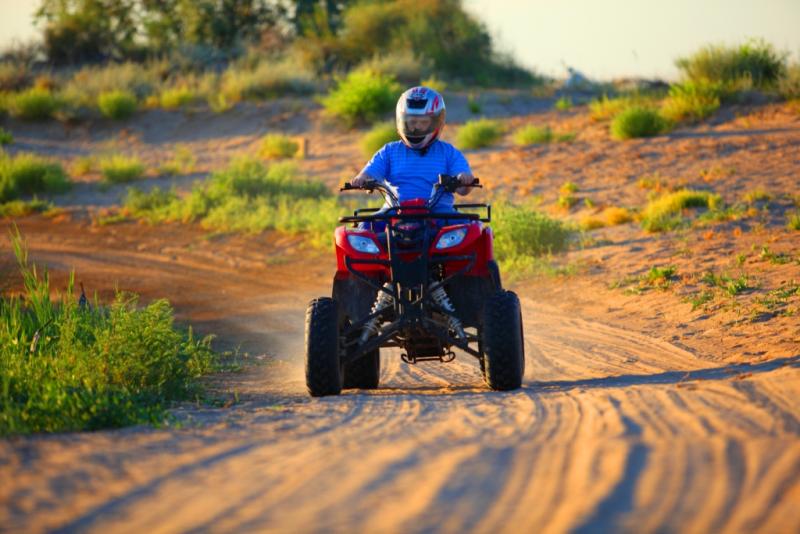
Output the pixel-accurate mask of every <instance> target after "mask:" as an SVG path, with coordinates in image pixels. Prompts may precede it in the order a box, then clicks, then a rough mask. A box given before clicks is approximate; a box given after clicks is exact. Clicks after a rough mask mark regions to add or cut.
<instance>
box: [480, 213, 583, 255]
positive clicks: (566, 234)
mask: <svg viewBox="0 0 800 534" xmlns="http://www.w3.org/2000/svg"><path fill="white" fill-rule="evenodd" d="M494 211H495V212H496V214H497V216H496V218H495V217H493V221H494V222H493V223H492V225H493V226H494V230H495V235H496V237H495V242H494V247H495V253H496V254H497V257H498V259H500V260H501V261H507V260H511V259H513V258H516V257H524V256H542V255H544V254H550V253H556V252H561V251H563V250H565V249H566V248H567V245H568V244H569V239H570V237H571V236H572V234H573V230H572V229H570V228H569V227H567V226H566V225H564V223H562V222H561V221H559V220H558V219H553V218H550V217H548V216H547V215H545V214H543V213H540V212H537V211H534V210H531V209H530V208H527V207H525V206H517V205H514V204H508V203H503V202H501V203H497V204H496V205H495V209H494Z"/></svg>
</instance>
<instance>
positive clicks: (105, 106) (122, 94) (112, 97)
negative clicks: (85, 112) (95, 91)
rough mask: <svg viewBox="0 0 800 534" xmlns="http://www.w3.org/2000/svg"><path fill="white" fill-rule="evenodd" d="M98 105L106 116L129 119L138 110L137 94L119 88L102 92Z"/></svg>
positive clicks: (115, 118) (98, 98)
mask: <svg viewBox="0 0 800 534" xmlns="http://www.w3.org/2000/svg"><path fill="white" fill-rule="evenodd" d="M97 107H98V108H100V113H102V114H103V116H104V117H106V118H109V119H114V120H123V119H127V118H129V117H130V116H131V115H133V114H134V113H135V112H136V96H135V95H134V94H133V93H129V92H127V91H119V90H117V91H109V92H106V93H100V96H98V97H97Z"/></svg>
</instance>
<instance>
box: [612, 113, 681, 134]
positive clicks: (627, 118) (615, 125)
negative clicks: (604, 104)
mask: <svg viewBox="0 0 800 534" xmlns="http://www.w3.org/2000/svg"><path fill="white" fill-rule="evenodd" d="M668 129H669V125H668V123H667V121H666V120H665V119H664V118H662V117H661V115H659V114H658V113H657V112H656V111H653V110H651V109H647V108H641V107H632V108H628V109H626V110H624V111H622V112H621V113H619V114H618V115H617V116H616V117H614V120H613V121H611V137H613V138H614V139H619V140H624V139H634V138H638V137H652V136H654V135H658V134H660V133H663V132H665V131H667V130H668Z"/></svg>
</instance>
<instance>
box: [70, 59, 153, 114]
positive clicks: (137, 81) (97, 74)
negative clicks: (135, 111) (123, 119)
mask: <svg viewBox="0 0 800 534" xmlns="http://www.w3.org/2000/svg"><path fill="white" fill-rule="evenodd" d="M167 68H168V66H167V65H165V64H164V63H161V62H149V63H144V64H143V63H133V62H124V63H105V64H103V65H97V66H86V67H82V68H81V69H80V70H78V71H77V72H76V73H75V74H74V75H73V76H72V77H71V78H70V79H68V80H67V81H66V82H65V83H64V86H63V90H62V95H63V97H64V98H65V99H66V100H68V101H70V102H73V103H74V105H75V106H77V107H84V108H91V107H93V106H95V105H97V102H98V99H99V97H100V95H102V94H104V93H112V92H115V91H120V92H123V93H130V94H133V95H134V96H135V97H136V100H137V101H144V100H145V99H146V98H147V97H149V96H151V95H153V94H155V93H157V91H158V88H159V87H160V85H161V80H162V77H163V76H164V75H165V74H166V70H167Z"/></svg>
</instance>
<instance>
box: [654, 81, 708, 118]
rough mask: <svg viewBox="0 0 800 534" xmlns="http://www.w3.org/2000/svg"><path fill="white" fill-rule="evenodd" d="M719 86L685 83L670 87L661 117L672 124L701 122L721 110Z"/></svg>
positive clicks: (703, 83)
mask: <svg viewBox="0 0 800 534" xmlns="http://www.w3.org/2000/svg"><path fill="white" fill-rule="evenodd" d="M721 93H722V90H721V88H720V86H719V84H711V83H708V82H685V83H682V84H676V85H673V86H671V87H670V89H669V96H667V98H666V99H665V100H664V102H663V103H662V104H661V116H662V117H664V118H665V119H667V120H668V121H671V122H681V121H686V120H689V121H700V120H703V119H705V118H706V117H708V116H710V115H711V114H712V113H714V112H715V111H716V110H717V109H719V105H720V95H721Z"/></svg>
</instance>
